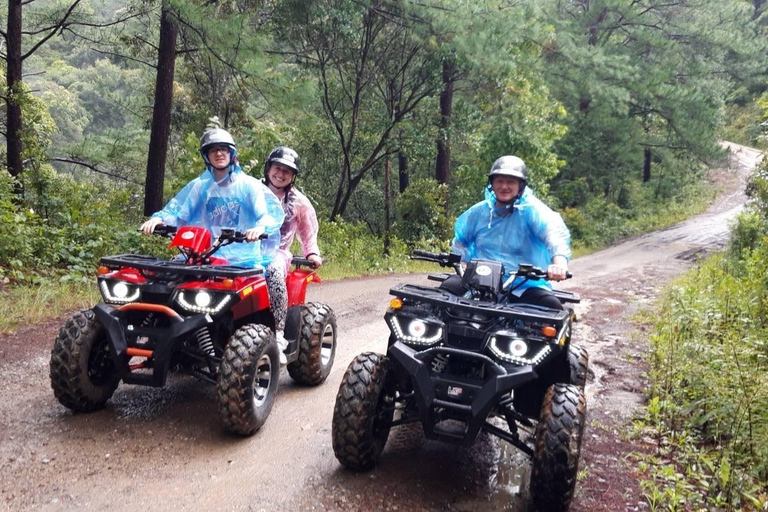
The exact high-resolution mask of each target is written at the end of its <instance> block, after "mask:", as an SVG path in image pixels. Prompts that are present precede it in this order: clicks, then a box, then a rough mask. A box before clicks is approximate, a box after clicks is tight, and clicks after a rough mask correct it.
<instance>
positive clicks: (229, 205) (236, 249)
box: [140, 128, 285, 266]
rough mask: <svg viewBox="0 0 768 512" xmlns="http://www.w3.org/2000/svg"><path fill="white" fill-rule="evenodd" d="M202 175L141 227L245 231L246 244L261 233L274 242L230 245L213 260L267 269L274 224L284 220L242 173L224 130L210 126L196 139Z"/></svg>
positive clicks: (266, 194) (277, 228) (265, 194)
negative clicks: (202, 170) (186, 226)
mask: <svg viewBox="0 0 768 512" xmlns="http://www.w3.org/2000/svg"><path fill="white" fill-rule="evenodd" d="M200 154H201V155H202V157H203V160H204V161H205V171H204V172H203V173H202V174H201V175H200V176H199V177H198V178H196V179H194V180H192V181H191V182H189V183H188V184H187V185H186V186H185V187H184V188H183V189H182V190H181V192H179V193H178V194H177V195H176V196H175V197H174V198H173V199H171V200H170V201H169V202H168V204H167V205H166V206H165V208H163V209H162V210H160V211H159V212H156V213H154V214H152V217H150V218H149V220H147V221H146V222H144V223H143V224H142V225H141V228H140V229H141V231H143V232H144V233H145V234H151V233H152V232H153V231H154V230H155V228H156V227H157V226H158V225H160V224H166V225H171V226H185V225H190V224H193V225H197V226H204V227H206V228H208V229H209V230H211V233H212V234H213V236H214V237H218V236H219V234H220V233H221V229H222V228H233V229H235V230H237V231H241V232H244V233H245V236H246V239H247V240H248V241H250V242H252V241H256V240H258V239H259V236H260V235H261V234H262V233H266V234H267V235H268V237H269V239H271V240H273V241H274V243H272V244H270V243H257V244H231V245H228V246H226V247H222V248H221V249H220V250H219V252H218V254H217V255H218V256H221V257H222V258H225V259H226V260H227V261H228V262H229V263H230V264H231V265H239V266H257V265H262V266H267V265H269V263H270V262H271V261H272V259H273V258H274V257H275V255H276V253H277V246H278V243H279V236H280V226H281V225H282V223H283V219H284V217H285V215H284V213H283V210H282V208H281V207H280V203H279V201H278V200H277V198H276V197H275V195H274V194H272V192H270V191H269V189H268V188H267V187H265V186H264V185H263V184H262V183H261V182H260V181H259V180H258V179H256V178H254V177H252V176H249V175H247V174H245V173H243V172H242V169H241V168H240V165H239V164H238V162H237V146H236V145H235V141H234V139H233V138H232V135H230V134H229V132H227V131H226V130H222V129H221V128H213V129H210V130H208V131H206V132H205V133H204V134H203V136H202V138H201V139H200Z"/></svg>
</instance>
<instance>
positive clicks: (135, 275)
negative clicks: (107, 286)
mask: <svg viewBox="0 0 768 512" xmlns="http://www.w3.org/2000/svg"><path fill="white" fill-rule="evenodd" d="M103 277H110V278H114V279H121V280H123V281H126V282H128V283H131V284H144V283H146V282H147V279H146V278H145V277H144V276H142V275H141V273H139V271H138V270H136V269H135V268H121V269H120V270H113V271H112V272H110V273H108V274H106V275H104V276H103Z"/></svg>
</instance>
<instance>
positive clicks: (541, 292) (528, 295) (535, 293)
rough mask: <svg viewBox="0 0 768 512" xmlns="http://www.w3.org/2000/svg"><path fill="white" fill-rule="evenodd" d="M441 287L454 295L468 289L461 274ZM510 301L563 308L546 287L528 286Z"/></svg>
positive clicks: (451, 278) (465, 291)
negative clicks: (462, 280)
mask: <svg viewBox="0 0 768 512" xmlns="http://www.w3.org/2000/svg"><path fill="white" fill-rule="evenodd" d="M440 288H441V289H443V290H445V291H447V292H449V293H452V294H454V295H464V294H465V293H467V289H466V288H464V286H462V284H461V277H459V276H451V277H449V278H448V279H446V280H445V281H443V282H442V283H440ZM510 301H511V302H516V303H523V304H535V305H537V306H544V307H545V308H550V309H563V305H562V304H561V303H560V300H558V298H557V297H555V295H554V294H553V293H552V292H551V291H550V290H547V289H546V288H528V289H527V290H525V291H524V292H523V295H522V296H520V297H515V296H514V295H513V296H511V298H510Z"/></svg>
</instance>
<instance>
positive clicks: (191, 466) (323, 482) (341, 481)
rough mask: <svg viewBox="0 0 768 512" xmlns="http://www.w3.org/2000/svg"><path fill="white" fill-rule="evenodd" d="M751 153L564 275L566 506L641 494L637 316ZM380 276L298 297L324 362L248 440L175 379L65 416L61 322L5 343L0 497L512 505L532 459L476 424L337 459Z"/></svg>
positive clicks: (220, 504) (701, 236)
mask: <svg viewBox="0 0 768 512" xmlns="http://www.w3.org/2000/svg"><path fill="white" fill-rule="evenodd" d="M757 157H758V154H757V152H755V151H753V150H749V149H746V148H739V147H736V146H735V147H734V154H733V157H732V159H731V162H732V165H731V166H730V169H726V170H721V171H720V172H716V173H713V176H715V177H716V181H717V183H718V185H719V186H722V188H723V190H724V193H723V194H722V195H721V196H720V198H719V199H718V200H717V201H716V202H715V203H714V204H713V206H712V208H711V209H710V210H709V211H708V212H707V213H706V214H704V215H701V216H699V217H697V218H695V219H691V220H689V221H687V222H684V223H682V224H680V225H678V226H675V227H673V228H670V229H667V230H664V231H660V232H657V233H652V234H649V235H645V236H642V237H638V238H635V239H632V240H628V241H626V242H624V243H622V244H618V245H616V246H614V247H611V248H609V249H606V250H604V251H601V252H599V253H595V254H592V255H589V256H587V257H583V258H579V259H577V260H575V261H573V263H572V265H571V267H572V270H573V272H574V274H575V275H576V277H575V278H574V279H573V280H571V281H569V282H568V283H567V285H566V287H567V288H568V289H572V290H574V291H577V292H579V293H580V294H581V296H582V297H583V299H584V300H583V302H582V303H581V304H580V305H579V307H578V310H577V312H578V314H579V318H580V321H579V322H578V323H577V328H576V331H575V339H576V340H579V343H580V344H582V345H583V346H585V347H586V348H587V349H588V350H589V353H590V364H591V366H590V376H589V382H588V384H587V394H588V401H587V417H588V421H587V431H586V434H585V435H586V437H585V444H584V446H583V448H582V456H583V458H582V464H581V467H582V469H583V471H582V474H583V475H584V477H583V478H582V479H581V480H580V481H579V483H578V484H577V487H576V498H575V500H574V503H573V506H572V510H578V511H587V510H606V511H607V510H611V511H613V510H624V509H628V510H634V509H636V507H638V506H639V505H638V502H639V501H641V494H640V491H639V489H638V488H637V483H636V478H635V477H634V475H633V474H632V468H631V464H630V463H629V462H628V461H627V460H626V459H625V455H626V454H627V453H628V452H630V451H632V450H636V449H642V448H643V447H642V446H637V445H634V446H633V445H630V444H628V443H627V442H626V441H624V440H623V438H622V437H621V436H620V432H621V430H622V428H624V426H625V425H626V424H627V423H628V422H629V421H630V420H631V418H632V415H633V414H635V411H636V408H637V407H638V406H639V405H640V404H641V403H642V400H643V394H642V392H643V389H644V388H645V382H644V371H645V368H644V367H643V364H642V362H641V361H642V358H643V357H644V355H645V354H646V353H647V350H648V343H647V340H646V339H645V332H646V329H647V328H646V327H645V326H643V325H637V324H634V323H633V319H634V317H633V315H634V313H635V312H637V311H638V310H640V309H641V308H644V307H646V306H647V305H649V304H651V303H652V301H653V300H654V299H655V298H656V296H657V294H658V292H659V290H660V288H661V287H662V286H663V285H664V284H665V283H667V282H668V281H669V280H670V279H672V278H673V277H675V276H676V275H679V274H680V273H682V272H683V271H685V270H686V269H687V268H689V267H690V266H691V265H692V264H693V262H695V260H696V258H697V257H698V256H700V255H703V254H707V253H709V252H711V251H713V250H716V249H719V248H721V247H723V246H724V244H725V243H726V240H727V236H728V227H729V221H730V219H733V218H734V217H735V215H736V214H737V213H738V211H739V210H740V208H741V207H742V205H743V204H744V202H745V197H744V195H743V190H744V179H745V178H746V176H747V174H748V170H749V169H750V168H752V166H753V165H754V163H755V160H756V159H757ZM400 282H426V280H425V279H424V277H423V276H384V277H375V278H368V279H358V280H345V281H339V282H332V283H324V284H322V285H321V286H318V287H314V288H312V289H311V291H310V293H309V300H312V301H317V302H325V303H328V304H330V305H331V306H332V307H333V308H334V310H335V312H336V316H337V319H338V327H339V347H338V351H337V353H336V362H335V366H334V368H333V370H332V372H331V375H330V376H329V377H328V379H327V381H326V382H325V383H324V384H322V385H321V386H319V387H316V388H312V387H304V386H299V385H296V384H294V383H293V382H292V381H291V379H290V378H289V377H288V375H287V373H284V374H283V375H282V376H281V380H280V390H279V392H278V396H277V400H276V402H275V406H274V408H273V410H272V414H271V416H270V417H269V419H268V420H267V422H266V424H265V425H264V427H262V429H261V430H260V431H259V432H258V433H257V434H256V435H255V436H253V437H251V438H247V439H243V438H239V437H235V436H232V435H230V434H227V433H226V432H225V431H224V429H223V428H222V426H221V424H220V422H219V419H218V415H217V410H216V403H215V398H214V392H213V389H212V387H211V386H208V385H206V384H204V383H200V382H197V381H195V380H194V379H192V378H188V377H173V378H172V379H171V382H170V383H169V386H167V387H166V388H164V389H152V388H143V387H136V386H127V385H123V386H121V387H120V388H118V390H117V392H116V393H115V395H114V397H113V399H112V400H111V401H110V402H109V403H108V405H107V408H106V409H105V410H103V411H99V412H96V413H93V414H72V413H71V412H70V411H68V410H67V409H65V408H64V407H63V406H61V405H60V404H59V403H58V402H57V401H56V399H55V398H54V397H53V393H52V391H51V388H50V384H49V378H48V361H49V358H50V349H51V346H52V343H53V339H54V338H55V337H56V333H57V331H58V328H59V326H60V325H61V323H62V322H63V320H57V321H52V322H47V323H45V324H40V325H35V326H29V327H27V328H25V329H22V330H19V331H18V332H17V333H15V334H13V335H9V336H5V337H3V338H2V339H1V340H0V379H2V382H3V388H2V390H1V391H0V474H2V479H0V510H6V509H7V510H13V511H17V510H74V509H77V510H168V509H169V508H171V507H173V508H184V509H187V510H212V509H221V510H257V511H258V510H265V511H272V510H286V511H288V510H290V511H293V510H448V511H479V510H523V507H524V500H525V496H524V491H525V489H526V487H527V478H528V469H529V464H528V462H527V461H526V459H525V457H522V456H520V455H519V454H517V453H516V451H515V450H514V449H513V448H511V447H509V446H506V445H504V444H500V443H499V442H497V441H496V440H494V439H491V438H488V437H485V436H481V438H480V439H479V440H478V442H477V443H476V444H475V446H473V447H472V448H471V449H462V448H456V447H452V446H446V445H442V444H438V443H433V442H431V441H426V440H425V439H424V438H423V436H422V434H421V432H420V430H419V429H418V428H399V429H396V430H394V431H393V432H392V434H391V436H390V440H389V443H388V444H387V447H386V448H385V451H384V453H383V455H382V457H381V460H380V462H379V464H378V466H377V467H376V468H375V469H374V470H372V471H370V472H367V473H362V474H355V473H352V472H349V471H347V470H344V469H342V468H341V466H340V465H339V464H338V462H337V461H336V459H335V458H334V456H333V450H332V447H331V435H330V427H331V417H332V412H333V404H334V399H335V396H336V391H337V390H338V386H339V383H340V382H341V377H342V374H343V372H344V370H345V369H346V366H347V364H348V363H349V362H350V361H351V360H352V359H353V357H354V356H355V355H357V354H358V353H361V352H365V351H377V352H383V351H384V350H385V348H386V340H387V336H388V333H387V331H386V326H385V325H384V322H383V319H382V317H383V313H384V310H385V308H386V304H387V302H388V299H389V296H388V290H389V288H390V287H391V286H393V285H394V284H395V283H400Z"/></svg>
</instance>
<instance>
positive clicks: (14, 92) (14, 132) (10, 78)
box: [5, 0, 24, 195]
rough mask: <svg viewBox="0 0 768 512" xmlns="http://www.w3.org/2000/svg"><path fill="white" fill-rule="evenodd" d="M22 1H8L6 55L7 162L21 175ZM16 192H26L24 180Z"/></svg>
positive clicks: (12, 171)
mask: <svg viewBox="0 0 768 512" xmlns="http://www.w3.org/2000/svg"><path fill="white" fill-rule="evenodd" d="M21 2H22V0H10V1H9V2H8V31H7V35H6V42H7V43H8V50H7V56H6V63H7V64H6V65H7V68H6V83H7V90H6V95H5V105H6V116H7V123H8V124H7V127H6V136H5V138H6V142H7V145H8V155H7V165H8V172H9V173H10V174H11V176H14V177H17V176H19V175H20V174H21V173H22V172H23V171H24V164H23V161H22V158H21V152H22V145H21V126H22V124H21V123H22V120H21V106H20V104H19V100H20V99H21V97H20V96H21V95H22V94H23V92H22V91H23V88H22V87H21V85H22V83H21V78H22V69H21ZM15 192H16V193H17V194H18V195H21V194H22V193H23V189H22V188H21V185H20V183H18V182H17V184H16V189H15Z"/></svg>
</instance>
